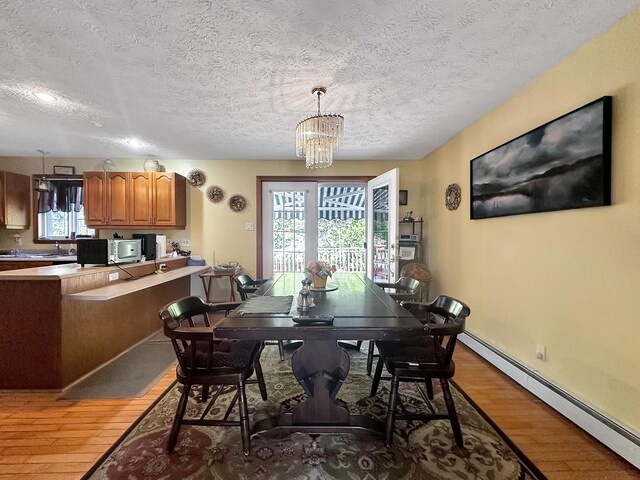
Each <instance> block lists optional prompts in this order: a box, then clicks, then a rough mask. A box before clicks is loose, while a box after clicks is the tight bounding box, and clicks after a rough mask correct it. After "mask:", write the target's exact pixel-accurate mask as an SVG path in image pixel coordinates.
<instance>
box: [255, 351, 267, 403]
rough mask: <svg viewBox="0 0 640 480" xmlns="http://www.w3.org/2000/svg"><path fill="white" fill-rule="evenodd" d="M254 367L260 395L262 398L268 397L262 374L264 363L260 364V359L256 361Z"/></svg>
mask: <svg viewBox="0 0 640 480" xmlns="http://www.w3.org/2000/svg"><path fill="white" fill-rule="evenodd" d="M254 369H255V371H256V379H257V380H258V388H259V389H260V396H261V397H262V400H266V399H267V386H266V385H265V384H264V375H262V365H260V360H258V361H257V362H256V364H255V365H254Z"/></svg>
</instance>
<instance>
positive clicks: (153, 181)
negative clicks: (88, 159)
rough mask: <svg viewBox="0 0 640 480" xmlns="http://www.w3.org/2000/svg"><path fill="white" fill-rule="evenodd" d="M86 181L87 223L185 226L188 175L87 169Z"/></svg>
mask: <svg viewBox="0 0 640 480" xmlns="http://www.w3.org/2000/svg"><path fill="white" fill-rule="evenodd" d="M84 182H85V190H86V192H85V208H87V212H86V213H85V221H86V222H87V225H90V226H92V227H98V226H102V227H109V226H118V227H131V228H140V227H153V228H185V227H186V217H187V210H186V203H187V202H186V197H187V191H186V179H185V178H184V177H183V176H181V175H178V174H176V173H171V172H85V173H84ZM94 206H95V209H94ZM100 212H102V213H100Z"/></svg>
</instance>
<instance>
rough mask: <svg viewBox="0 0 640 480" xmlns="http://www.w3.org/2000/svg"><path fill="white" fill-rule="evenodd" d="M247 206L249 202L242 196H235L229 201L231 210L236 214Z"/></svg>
mask: <svg viewBox="0 0 640 480" xmlns="http://www.w3.org/2000/svg"><path fill="white" fill-rule="evenodd" d="M246 206H247V201H246V200H245V198H244V197H243V196H242V195H233V196H232V197H231V198H230V199H229V208H230V209H231V210H233V211H234V212H241V211H242V210H244V207H246Z"/></svg>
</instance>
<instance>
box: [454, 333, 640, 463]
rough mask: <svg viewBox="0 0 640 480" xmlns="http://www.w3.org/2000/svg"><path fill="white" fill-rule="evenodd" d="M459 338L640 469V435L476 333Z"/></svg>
mask: <svg viewBox="0 0 640 480" xmlns="http://www.w3.org/2000/svg"><path fill="white" fill-rule="evenodd" d="M458 340H460V341H461V342H462V343H464V344H465V345H466V346H467V347H469V348H470V349H471V350H473V351H474V352H476V353H477V354H478V355H480V356H481V357H482V358H484V359H485V360H487V361H488V362H489V363H491V364H492V365H493V366H495V367H496V368H497V369H499V370H500V371H502V372H503V373H504V374H505V375H507V376H509V377H510V378H512V379H513V380H515V381H516V382H518V383H519V384H520V385H522V386H523V387H524V388H526V389H527V390H528V391H530V392H531V393H533V394H534V395H535V396H536V397H538V398H539V399H540V400H542V401H543V402H545V403H546V404H547V405H549V406H550V407H551V408H553V409H555V410H556V411H558V412H559V413H560V414H562V415H564V416H565V417H566V418H568V419H569V420H571V421H572V422H573V423H575V424H576V425H577V426H579V427H580V428H582V429H583V430H584V431H585V432H587V433H589V434H590V435H591V436H593V437H594V438H595V439H596V440H598V441H599V442H602V443H603V444H605V445H606V446H607V447H609V448H610V449H611V450H613V451H614V452H616V453H617V454H618V455H620V456H621V457H623V458H624V459H626V460H627V461H628V462H630V463H631V464H633V465H635V466H636V467H638V468H640V437H638V436H637V435H636V434H634V433H633V432H631V431H629V430H628V429H626V428H625V427H623V426H622V425H620V424H618V423H616V422H615V421H613V420H612V419H611V418H609V417H607V416H606V415H604V414H602V413H600V412H598V411H597V410H595V409H594V408H593V407H590V406H589V405H587V404H585V403H584V402H582V401H580V400H578V399H577V398H575V397H573V396H572V395H570V394H569V393H567V392H565V391H564V390H562V389H561V388H559V387H558V386H557V385H555V384H553V383H551V382H549V381H548V380H546V379H544V378H543V377H542V376H540V375H539V374H537V373H536V372H534V371H533V370H531V369H530V368H528V367H526V366H525V365H522V364H521V363H519V362H518V361H517V360H515V359H513V358H511V357H509V356H508V355H506V354H504V353H503V352H501V351H499V350H498V349H496V348H494V347H492V346H491V345H489V344H488V343H486V342H485V341H484V340H482V339H480V338H478V337H476V336H475V335H473V334H472V333H469V332H465V333H463V334H462V335H459V336H458Z"/></svg>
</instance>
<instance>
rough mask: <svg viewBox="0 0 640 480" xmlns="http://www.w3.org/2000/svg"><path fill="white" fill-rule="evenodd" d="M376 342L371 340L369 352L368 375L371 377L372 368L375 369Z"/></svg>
mask: <svg viewBox="0 0 640 480" xmlns="http://www.w3.org/2000/svg"><path fill="white" fill-rule="evenodd" d="M375 345H376V342H374V341H373V340H369V351H368V352H367V375H369V376H371V368H372V367H373V349H374V348H375Z"/></svg>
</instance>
